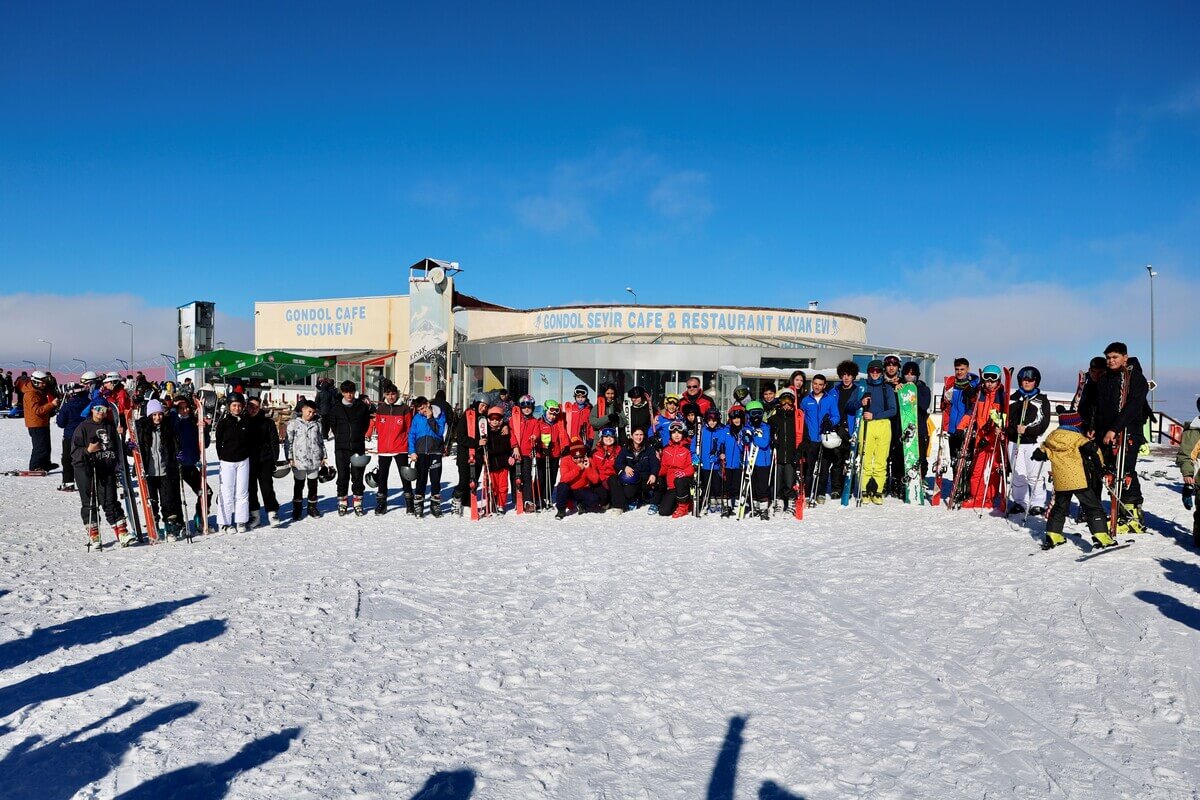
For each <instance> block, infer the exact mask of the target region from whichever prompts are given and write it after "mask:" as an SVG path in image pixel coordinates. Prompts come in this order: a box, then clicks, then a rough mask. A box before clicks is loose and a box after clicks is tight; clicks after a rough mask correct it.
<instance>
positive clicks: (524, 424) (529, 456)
mask: <svg viewBox="0 0 1200 800" xmlns="http://www.w3.org/2000/svg"><path fill="white" fill-rule="evenodd" d="M535 408H537V401H536V400H534V399H533V395H531V394H525V395H521V399H520V400H518V401H517V410H516V411H514V412H513V414H514V415H515V417H514V419H515V422H512V428H513V444H514V449H515V450H516V451H517V454H518V457H519V459H520V461H519V462H518V463H517V469H516V472H517V480H518V481H520V484H521V494H522V497H523V499H524V501H525V508H524V510H525V511H526V512H531V511H537V510H538V500H535V492H540V493H545V492H546V487H544V486H542V485H541V483H540V482H539V481H535V480H534V476H535V475H536V474H537V473H536V471H535V470H534V453H535V452H536V450H537V447H538V440H539V439H540V437H541V432H542V426H541V424H540V423H539V421H538V419H537V418H536V417H534V415H533V412H534V409H535ZM518 434H519V435H518Z"/></svg>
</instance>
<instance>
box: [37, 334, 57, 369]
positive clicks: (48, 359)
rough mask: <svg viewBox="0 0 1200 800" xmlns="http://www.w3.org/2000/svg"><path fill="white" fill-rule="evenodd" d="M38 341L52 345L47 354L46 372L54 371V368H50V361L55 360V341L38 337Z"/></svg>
mask: <svg viewBox="0 0 1200 800" xmlns="http://www.w3.org/2000/svg"><path fill="white" fill-rule="evenodd" d="M38 341H39V342H41V343H42V344H48V345H50V353H49V354H48V355H47V356H46V372H53V371H54V370H52V369H51V368H50V362H52V361H54V342H51V341H50V340H48V339H38Z"/></svg>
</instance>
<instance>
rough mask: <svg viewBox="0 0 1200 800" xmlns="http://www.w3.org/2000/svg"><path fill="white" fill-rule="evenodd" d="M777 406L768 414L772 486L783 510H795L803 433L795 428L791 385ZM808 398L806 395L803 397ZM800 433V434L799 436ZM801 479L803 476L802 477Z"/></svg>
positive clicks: (784, 391)
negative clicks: (773, 485) (797, 472)
mask: <svg viewBox="0 0 1200 800" xmlns="http://www.w3.org/2000/svg"><path fill="white" fill-rule="evenodd" d="M776 399H777V400H778V401H779V405H778V407H777V408H776V410H775V413H774V414H773V415H772V416H771V420H770V425H771V448H772V449H773V450H774V451H775V486H776V492H777V493H778V496H779V498H780V500H781V501H782V503H783V510H784V513H788V512H791V511H793V510H795V506H794V505H793V503H795V502H796V470H797V468H798V465H799V464H800V454H801V451H802V449H803V445H802V443H801V442H800V440H801V439H802V438H803V435H804V432H803V431H797V430H796V395H795V394H794V393H793V392H792V388H791V387H790V386H788V387H785V388H784V389H783V391H781V392H780V393H779V395H778V397H777V398H776ZM805 399H806V400H807V399H808V396H807V395H806V396H805ZM798 434H799V435H798ZM801 479H802V480H803V476H801Z"/></svg>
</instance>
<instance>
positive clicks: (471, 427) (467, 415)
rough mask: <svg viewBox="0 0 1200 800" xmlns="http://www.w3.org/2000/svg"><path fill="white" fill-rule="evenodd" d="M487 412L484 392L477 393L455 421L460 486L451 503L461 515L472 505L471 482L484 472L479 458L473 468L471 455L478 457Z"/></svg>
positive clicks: (455, 489)
mask: <svg viewBox="0 0 1200 800" xmlns="http://www.w3.org/2000/svg"><path fill="white" fill-rule="evenodd" d="M487 410H488V402H487V397H485V396H484V394H483V392H476V393H475V394H473V395H472V396H471V401H470V403H469V404H468V406H467V408H466V409H465V410H464V411H463V413H462V416H460V417H458V419H457V420H456V421H455V425H454V437H453V438H454V443H455V446H456V447H457V451H456V456H455V464H456V465H457V467H458V486H456V487H455V488H454V494H453V495H452V499H451V503H452V505H453V509H454V511H455V512H457V513H459V514H461V513H462V510H463V508H464V507H465V506H467V505H468V504H469V503H470V500H471V481H473V480H476V481H477V480H478V479H479V474H480V472H482V470H483V462H482V461H481V460H480V459H479V458H476V459H475V460H474V461H475V466H474V468H472V466H471V453H472V452H473V451H474V452H475V453H476V455H478V449H479V423H480V421H481V420H486V419H487ZM414 421H415V420H414ZM409 452H410V453H411V452H412V451H411V450H410V451H409Z"/></svg>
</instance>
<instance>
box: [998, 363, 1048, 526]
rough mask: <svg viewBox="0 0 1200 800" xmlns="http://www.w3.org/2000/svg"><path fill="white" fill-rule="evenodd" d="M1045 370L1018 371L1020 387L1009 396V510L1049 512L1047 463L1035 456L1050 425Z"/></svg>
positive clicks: (1006, 433) (1024, 368) (1007, 438)
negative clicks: (1045, 389)
mask: <svg viewBox="0 0 1200 800" xmlns="http://www.w3.org/2000/svg"><path fill="white" fill-rule="evenodd" d="M1041 385H1042V373H1040V372H1039V371H1038V369H1037V367H1032V366H1029V367H1021V369H1020V370H1018V371H1017V388H1016V390H1015V391H1014V392H1013V393H1012V395H1010V396H1009V398H1008V401H1009V402H1008V409H1009V414H1008V421H1007V423H1006V424H1005V426H1004V436H1005V440H1006V441H1007V442H1008V464H1009V468H1010V469H1011V470H1012V486H1011V493H1012V500H1011V502H1010V503H1009V504H1008V508H1007V510H1006V511H1007V513H1008V514H1020V513H1022V512H1024V511H1025V510H1026V509H1027V508H1028V509H1029V513H1030V515H1032V516H1034V517H1040V516H1042V515H1043V514H1045V513H1046V482H1045V480H1044V477H1043V475H1044V473H1045V465H1044V463H1037V462H1035V461H1034V460H1033V454H1034V452H1035V451H1036V450H1037V445H1038V440H1040V439H1041V438H1042V434H1044V433H1045V432H1046V431H1047V430H1049V428H1050V400H1049V398H1047V397H1046V395H1044V394H1042V391H1041Z"/></svg>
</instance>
